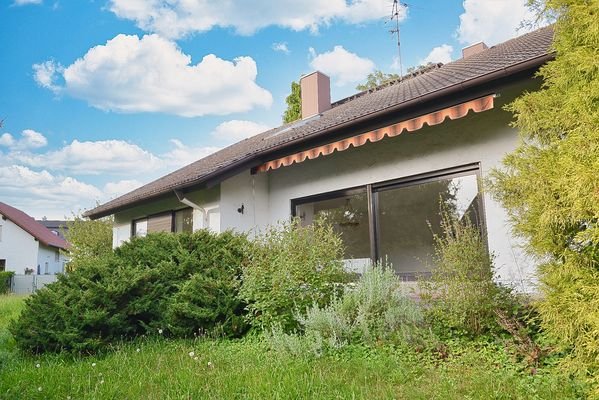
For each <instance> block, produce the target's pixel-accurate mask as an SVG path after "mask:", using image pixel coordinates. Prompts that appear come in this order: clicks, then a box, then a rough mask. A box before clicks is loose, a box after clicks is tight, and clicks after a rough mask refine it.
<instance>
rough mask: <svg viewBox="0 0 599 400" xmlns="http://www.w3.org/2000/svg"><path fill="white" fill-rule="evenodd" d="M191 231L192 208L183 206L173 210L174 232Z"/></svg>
mask: <svg viewBox="0 0 599 400" xmlns="http://www.w3.org/2000/svg"><path fill="white" fill-rule="evenodd" d="M192 231H193V209H192V208H184V209H183V210H178V211H175V232H187V233H191V232H192Z"/></svg>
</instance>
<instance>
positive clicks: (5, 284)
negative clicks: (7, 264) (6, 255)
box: [0, 271, 15, 294]
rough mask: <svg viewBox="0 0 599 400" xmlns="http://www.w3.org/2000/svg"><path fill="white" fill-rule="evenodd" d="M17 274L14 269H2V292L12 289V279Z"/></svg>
mask: <svg viewBox="0 0 599 400" xmlns="http://www.w3.org/2000/svg"><path fill="white" fill-rule="evenodd" d="M14 275H15V273H14V272H12V271H0V294H6V293H8V292H9V291H10V280H11V279H12V277H13V276H14Z"/></svg>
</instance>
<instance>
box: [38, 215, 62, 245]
mask: <svg viewBox="0 0 599 400" xmlns="http://www.w3.org/2000/svg"><path fill="white" fill-rule="evenodd" d="M36 221H37V222H39V223H40V224H42V225H44V226H45V227H46V228H48V229H49V230H50V231H51V232H52V233H54V234H55V235H58V236H59V237H60V238H62V239H65V237H64V234H65V233H66V232H67V231H68V230H69V228H68V226H67V221H63V220H57V219H38V220H36ZM65 240H66V239H65Z"/></svg>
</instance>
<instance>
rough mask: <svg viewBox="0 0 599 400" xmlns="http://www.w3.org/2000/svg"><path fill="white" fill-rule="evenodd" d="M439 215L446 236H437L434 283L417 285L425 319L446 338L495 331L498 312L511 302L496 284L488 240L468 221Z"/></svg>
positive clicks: (447, 214) (445, 214) (443, 214)
mask: <svg viewBox="0 0 599 400" xmlns="http://www.w3.org/2000/svg"><path fill="white" fill-rule="evenodd" d="M441 214H442V215H441V217H442V218H441V226H442V229H443V233H442V234H438V235H437V234H435V235H434V244H435V254H434V263H435V268H433V270H432V274H431V277H430V278H428V279H421V280H420V281H419V287H420V295H421V298H422V300H423V304H424V305H425V308H426V314H427V317H428V319H429V321H430V322H431V323H432V325H433V326H434V327H435V328H436V330H437V331H438V333H441V334H443V335H449V336H452V335H458V336H461V335H466V336H471V337H474V336H479V335H482V334H485V333H489V332H493V331H497V330H498V328H499V327H498V324H497V322H496V316H495V310H496V309H497V307H499V306H500V305H499V304H498V303H499V300H500V299H502V300H503V301H504V302H508V301H509V299H510V296H509V293H507V292H506V291H502V290H501V289H500V288H499V287H498V286H497V285H496V284H495V282H494V281H493V262H492V257H491V255H490V254H489V253H488V251H487V246H486V244H485V240H484V237H483V236H482V234H481V232H480V230H479V229H478V227H476V226H475V225H474V224H473V223H471V222H470V220H469V219H468V218H467V217H465V218H463V219H462V220H459V219H458V218H457V217H456V216H454V215H453V214H452V213H451V212H449V211H447V210H444V211H442V212H441ZM501 307H502V308H506V307H505V306H504V305H501ZM507 308H509V307H507Z"/></svg>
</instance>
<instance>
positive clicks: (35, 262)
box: [0, 202, 68, 274]
mask: <svg viewBox="0 0 599 400" xmlns="http://www.w3.org/2000/svg"><path fill="white" fill-rule="evenodd" d="M67 248H68V243H67V242H66V241H65V240H64V239H63V238H61V237H60V236H58V234H55V233H53V232H52V231H50V230H49V229H48V228H46V227H45V226H44V225H42V224H40V223H39V222H37V221H36V220H35V219H33V218H32V217H30V216H29V215H27V214H25V213H24V212H23V211H21V210H18V209H16V208H14V207H11V206H9V205H8V204H6V203H2V202H0V271H13V272H15V273H17V274H25V273H37V274H56V273H61V272H64V269H65V264H66V262H67V261H68V260H67V259H66V258H65V256H64V254H62V253H61V250H66V249H67Z"/></svg>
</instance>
